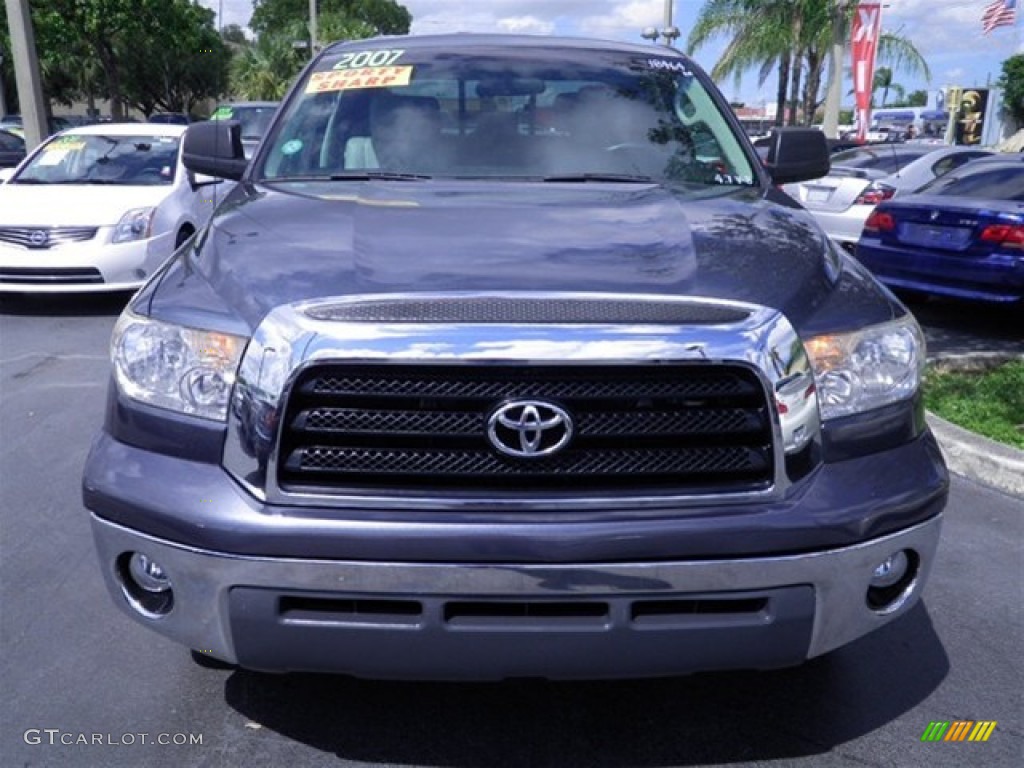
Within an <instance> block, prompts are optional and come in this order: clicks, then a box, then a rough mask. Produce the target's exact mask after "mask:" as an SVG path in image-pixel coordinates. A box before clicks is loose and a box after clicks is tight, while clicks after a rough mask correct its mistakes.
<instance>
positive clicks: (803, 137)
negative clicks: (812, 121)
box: [764, 128, 831, 184]
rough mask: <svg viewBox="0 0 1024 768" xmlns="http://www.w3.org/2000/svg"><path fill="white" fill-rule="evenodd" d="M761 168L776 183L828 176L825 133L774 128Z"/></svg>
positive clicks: (829, 165)
mask: <svg viewBox="0 0 1024 768" xmlns="http://www.w3.org/2000/svg"><path fill="white" fill-rule="evenodd" d="M764 165H765V168H767V169H768V173H769V174H770V175H771V177H772V181H773V182H774V183H775V184H790V183H792V182H794V181H807V180H808V179H820V178H821V177H822V176H827V175H828V172H829V169H830V168H831V161H830V159H829V151H828V142H827V141H826V140H825V134H824V132H823V131H819V130H818V129H817V128H775V129H773V130H772V135H771V143H770V144H769V145H768V155H767V157H765V161H764Z"/></svg>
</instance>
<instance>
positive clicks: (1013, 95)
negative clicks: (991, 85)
mask: <svg viewBox="0 0 1024 768" xmlns="http://www.w3.org/2000/svg"><path fill="white" fill-rule="evenodd" d="M1002 70H1003V71H1002V74H1001V75H1000V76H999V80H997V81H996V85H998V86H999V87H1000V88H1002V89H1003V109H1005V110H1006V112H1008V113H1009V115H1010V116H1011V117H1012V118H1013V119H1014V120H1015V121H1016V122H1017V126H1018V127H1024V53H1018V54H1017V55H1015V56H1011V57H1010V58H1008V59H1006V61H1004V62H1003V67H1002Z"/></svg>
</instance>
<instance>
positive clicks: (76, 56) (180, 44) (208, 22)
mask: <svg viewBox="0 0 1024 768" xmlns="http://www.w3.org/2000/svg"><path fill="white" fill-rule="evenodd" d="M31 7H32V21H33V24H34V27H35V32H36V42H37V48H38V52H39V58H40V68H41V70H42V73H43V86H44V91H45V92H46V95H47V97H48V98H49V99H51V100H52V101H58V102H63V103H65V104H70V103H71V102H72V101H73V100H75V99H79V98H84V99H87V100H89V101H90V102H91V101H92V99H93V98H95V97H97V96H100V97H105V98H109V99H110V100H111V111H112V113H113V115H114V117H115V118H119V117H122V116H123V105H124V104H130V105H132V106H134V107H136V108H137V109H139V110H140V111H142V112H143V113H144V114H147V115H148V114H149V113H150V112H152V111H154V110H156V109H161V110H165V111H170V112H182V111H188V110H190V109H191V108H192V107H193V106H194V105H195V104H196V103H198V102H199V101H201V100H203V99H205V98H209V97H214V96H217V95H219V94H221V93H223V91H224V90H225V88H226V86H227V64H228V58H229V56H230V54H229V51H228V49H227V47H226V46H225V44H224V43H223V41H222V40H221V38H220V36H219V35H218V33H217V31H216V28H215V27H214V23H213V22H214V18H215V15H214V13H213V11H210V10H208V9H206V8H203V7H202V6H200V5H198V4H196V3H194V2H192V0H35V2H33V3H32V6H31Z"/></svg>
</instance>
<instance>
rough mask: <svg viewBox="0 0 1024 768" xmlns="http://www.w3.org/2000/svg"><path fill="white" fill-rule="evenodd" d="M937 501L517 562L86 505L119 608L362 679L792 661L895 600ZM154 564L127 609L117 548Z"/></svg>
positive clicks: (919, 578)
mask: <svg viewBox="0 0 1024 768" xmlns="http://www.w3.org/2000/svg"><path fill="white" fill-rule="evenodd" d="M940 526H941V515H938V516H935V517H933V518H931V519H929V520H927V521H925V522H923V523H920V524H918V525H914V526H912V527H910V528H908V529H905V530H902V531H900V532H898V533H893V534H890V535H887V536H882V537H879V538H876V539H872V540H870V541H865V542H862V543H859V544H856V545H853V546H848V547H841V548H836V549H830V550H826V551H819V552H812V553H806V554H796V555H788V556H780V557H751V558H745V559H724V558H722V559H712V560H697V559H694V560H677V561H669V562H627V563H578V564H559V565H541V564H529V563H527V564H522V563H408V562H359V561H354V560H347V561H340V560H323V559H299V558H280V557H255V556H237V555H230V554H224V553H218V552H212V551H206V550H200V549H196V548H192V547H186V546H182V545H180V544H175V543H172V542H169V541H166V540H161V539H157V538H154V537H151V536H146V535H143V534H140V533H138V532H135V531H132V530H130V529H128V528H125V527H122V526H120V525H117V524H114V523H111V522H109V521H106V520H103V519H102V518H100V517H98V516H96V515H93V516H92V527H93V532H94V534H95V539H96V545H97V548H98V550H99V555H100V560H101V563H102V564H103V573H104V577H105V580H106V583H107V587H108V589H109V591H110V593H111V595H112V596H113V598H114V600H115V602H116V603H117V604H118V605H119V606H120V607H121V609H122V610H124V611H125V612H126V613H128V614H129V615H131V616H132V617H133V618H135V619H137V620H139V621H142V622H143V623H145V624H147V625H148V626H149V627H150V628H151V629H154V630H156V631H158V632H160V633H161V634H163V635H166V636H168V637H170V638H173V639H174V640H176V641H178V642H180V643H183V644H185V645H187V646H189V647H191V648H194V649H197V650H201V651H203V652H207V653H210V654H211V655H212V656H214V657H216V658H219V659H222V660H224V661H229V662H233V663H239V664H241V665H242V666H245V667H249V668H256V669H265V670H271V671H290V670H295V671H299V670H301V671H315V672H341V673H348V674H354V675H357V676H363V677H372V678H399V679H403V678H405V679H423V680H428V679H439V680H440V679H502V678H508V677H547V678H556V679H558V678H562V679H566V678H568V679H571V678H583V679H598V678H616V677H648V676H662V675H673V674H686V673H691V672H696V671H703V670H711V669H755V668H772V667H781V666H789V665H794V664H798V663H800V662H801V661H803V660H805V659H808V658H812V657H814V656H818V655H820V654H823V653H826V652H828V651H831V650H833V649H835V648H837V647H839V646H842V645H844V644H846V643H849V642H851V641H852V640H855V639H856V638H858V637H860V636H861V635H864V634H866V633H867V632H870V631H872V630H874V629H876V628H878V627H880V626H882V625H883V624H885V623H887V622H889V621H891V620H892V619H894V618H896V617H898V616H900V615H902V614H903V613H905V612H906V611H907V610H908V609H909V608H910V607H911V606H912V605H913V604H914V603H915V602H916V601H917V599H918V598H919V596H920V593H921V590H922V589H923V586H924V584H925V582H926V580H927V577H928V574H929V571H930V569H931V565H932V562H933V560H934V556H935V550H936V548H937V546H938V541H939V532H940ZM900 550H909V551H911V552H912V553H914V555H915V557H914V560H915V561H916V565H917V570H916V572H915V575H914V577H913V579H912V581H911V582H910V583H909V584H908V585H907V586H906V588H905V589H904V590H903V592H902V595H901V598H900V599H899V600H898V601H896V602H895V603H894V604H893V605H892V606H890V607H889V608H887V609H886V610H873V609H872V608H871V607H869V605H868V603H867V601H866V594H867V590H868V586H869V579H870V577H871V575H872V572H873V570H874V568H875V567H876V566H877V565H878V564H879V563H880V562H881V561H883V560H884V559H885V558H887V557H888V556H890V555H892V554H893V553H894V552H898V551H900ZM129 552H142V553H144V554H146V555H147V556H148V557H150V558H151V559H153V560H154V561H156V562H157V563H159V564H160V565H161V567H162V568H163V569H164V570H165V572H166V573H167V575H168V576H169V578H170V580H171V583H172V585H173V590H174V604H173V608H172V609H171V610H170V611H169V612H168V613H167V614H166V615H163V616H160V617H156V618H146V617H144V616H142V615H141V614H140V613H138V612H137V611H135V610H133V609H132V608H131V606H130V603H129V600H128V599H127V596H126V593H125V590H124V587H123V581H122V579H123V576H122V575H121V574H122V573H123V568H122V567H119V563H121V564H123V562H124V560H123V559H124V558H125V557H126V553H129Z"/></svg>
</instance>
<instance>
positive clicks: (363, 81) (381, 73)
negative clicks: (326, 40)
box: [306, 66, 412, 93]
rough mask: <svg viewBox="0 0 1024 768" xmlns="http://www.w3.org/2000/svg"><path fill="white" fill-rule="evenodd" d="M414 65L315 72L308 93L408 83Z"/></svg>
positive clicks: (309, 83) (308, 85)
mask: <svg viewBox="0 0 1024 768" xmlns="http://www.w3.org/2000/svg"><path fill="white" fill-rule="evenodd" d="M411 78H412V67H411V66H405V67H362V68H360V69H339V70H331V71H329V72H314V73H313V74H312V75H311V76H310V78H309V82H308V83H306V93H329V92H331V91H354V90H356V89H359V88H390V87H391V86H394V85H408V84H409V80H410V79H411Z"/></svg>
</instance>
